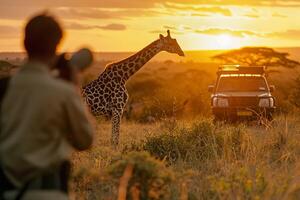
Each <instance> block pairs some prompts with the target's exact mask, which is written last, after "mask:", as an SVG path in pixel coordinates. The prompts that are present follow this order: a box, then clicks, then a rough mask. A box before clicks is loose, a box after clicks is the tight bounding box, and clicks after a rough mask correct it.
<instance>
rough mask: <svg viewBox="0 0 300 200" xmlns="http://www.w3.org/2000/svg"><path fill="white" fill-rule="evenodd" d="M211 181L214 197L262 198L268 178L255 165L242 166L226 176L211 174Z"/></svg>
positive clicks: (246, 199)
mask: <svg viewBox="0 0 300 200" xmlns="http://www.w3.org/2000/svg"><path fill="white" fill-rule="evenodd" d="M209 181H210V188H211V195H212V196H214V197H215V198H214V199H245V200H252V199H253V200H255V199H261V198H262V197H263V196H264V193H265V192H266V188H267V181H266V178H265V177H264V175H263V174H262V173H261V172H259V171H257V170H256V169H255V168H254V167H253V168H252V169H246V168H240V169H239V170H234V171H232V172H231V173H230V174H227V175H225V176H220V175H217V176H211V177H209Z"/></svg>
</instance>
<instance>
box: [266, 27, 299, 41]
mask: <svg viewBox="0 0 300 200" xmlns="http://www.w3.org/2000/svg"><path fill="white" fill-rule="evenodd" d="M267 36H269V37H279V38H285V39H293V40H298V39H300V30H299V29H291V30H287V31H283V32H274V33H269V34H267Z"/></svg>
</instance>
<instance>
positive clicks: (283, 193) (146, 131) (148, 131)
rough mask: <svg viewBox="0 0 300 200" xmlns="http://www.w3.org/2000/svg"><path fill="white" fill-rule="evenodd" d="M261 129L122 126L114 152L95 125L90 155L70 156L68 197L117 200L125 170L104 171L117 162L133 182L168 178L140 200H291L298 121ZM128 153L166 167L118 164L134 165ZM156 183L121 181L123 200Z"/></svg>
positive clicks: (202, 123) (297, 192)
mask: <svg viewBox="0 0 300 200" xmlns="http://www.w3.org/2000/svg"><path fill="white" fill-rule="evenodd" d="M269 125H270V126H268V128H267V127H265V126H258V125H256V124H251V125H249V124H248V125H245V124H232V125H228V124H213V123H212V122H211V120H210V119H207V118H199V119H195V120H193V121H191V120H188V121H184V120H180V121H177V120H165V121H161V122H157V123H153V124H138V123H133V122H124V123H123V125H122V129H121V132H122V134H121V144H120V146H119V147H118V148H117V149H114V148H113V147H112V146H110V144H109V140H110V125H109V124H108V123H107V122H101V123H97V132H96V135H95V137H96V138H95V143H94V146H93V148H92V149H91V150H89V151H88V152H83V153H76V154H74V156H73V167H74V169H73V174H74V177H73V182H72V194H73V195H74V196H76V198H74V199H107V200H108V199H117V193H118V188H119V181H120V177H121V176H122V173H123V170H124V169H125V168H124V165H123V167H122V166H120V165H117V168H118V170H119V171H118V170H117V171H116V169H114V170H112V168H114V167H116V165H115V163H118V162H123V164H130V163H131V164H133V165H134V168H133V177H134V176H138V175H139V174H138V173H139V170H141V168H142V169H143V170H144V171H142V172H143V173H144V174H147V173H150V174H151V173H154V172H153V170H154V171H155V170H161V171H166V173H168V176H169V178H170V180H169V181H168V182H167V183H164V182H163V181H162V183H161V184H160V186H159V187H156V188H155V193H156V195H152V196H147V197H145V196H144V197H143V198H140V199H299V197H300V181H299V180H300V179H299V178H300V176H299V175H300V174H299V167H300V159H299V158H300V157H299V156H300V142H299V141H300V117H299V115H296V114H295V115H288V116H278V117H277V118H276V119H275V120H274V121H273V122H272V123H271V124H269ZM136 151H137V152H139V154H142V156H144V157H145V155H143V151H147V152H150V153H151V155H152V157H154V158H157V159H158V160H159V162H161V163H162V165H163V166H166V167H165V168H161V169H152V168H151V166H152V165H151V163H152V162H155V161H152V160H150V164H149V163H148V162H149V160H147V159H146V160H142V161H140V162H133V161H132V160H130V159H128V158H126V155H127V156H128V155H129V156H132V157H133V158H134V159H135V160H137V158H136V155H135V154H134V153H133V155H132V152H136ZM146 157H147V155H146ZM135 170H136V171H135ZM135 173H137V174H135ZM160 176H161V175H160V174H156V175H155V176H154V177H147V176H146V177H143V178H140V179H137V178H133V180H129V182H130V184H129V186H128V187H127V189H128V193H129V194H127V195H128V196H127V197H128V199H134V198H133V196H134V195H133V194H132V193H131V192H130V191H132V190H131V188H130V186H131V187H133V186H134V185H135V184H138V185H140V186H139V188H140V190H141V191H143V190H142V189H143V185H144V184H146V183H147V181H153V180H156V179H158V180H160V179H161V177H160ZM152 187H154V186H148V187H147V191H150V190H151V188H152ZM141 193H142V192H141ZM146 193H147V195H150V193H149V192H146ZM161 193H162V194H163V195H162V194H161Z"/></svg>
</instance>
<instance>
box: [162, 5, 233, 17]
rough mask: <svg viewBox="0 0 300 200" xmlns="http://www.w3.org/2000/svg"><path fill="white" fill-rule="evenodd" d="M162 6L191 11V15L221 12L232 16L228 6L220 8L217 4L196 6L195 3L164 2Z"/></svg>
mask: <svg viewBox="0 0 300 200" xmlns="http://www.w3.org/2000/svg"><path fill="white" fill-rule="evenodd" d="M164 7H165V8H167V9H173V10H180V11H192V12H193V13H192V15H193V16H207V15H208V14H221V15H224V16H232V13H231V10H230V9H228V8H222V7H217V6H213V7H211V6H209V7H208V6H205V7H204V6H196V5H184V4H175V3H169V2H168V3H165V4H164Z"/></svg>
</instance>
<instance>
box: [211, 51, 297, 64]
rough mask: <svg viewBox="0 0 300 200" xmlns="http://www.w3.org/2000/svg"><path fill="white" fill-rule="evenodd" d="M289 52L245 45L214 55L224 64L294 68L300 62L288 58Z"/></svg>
mask: <svg viewBox="0 0 300 200" xmlns="http://www.w3.org/2000/svg"><path fill="white" fill-rule="evenodd" d="M288 56H289V54H288V53H282V52H277V51H275V50H274V49H272V48H266V47H245V48H242V49H238V50H232V51H228V52H225V53H222V54H219V55H216V56H214V57H213V59H216V60H220V61H222V62H223V63H224V64H241V65H246V66H266V67H280V66H282V67H288V68H294V67H296V66H299V65H300V63H299V62H298V61H295V60H291V59H289V58H288Z"/></svg>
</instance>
